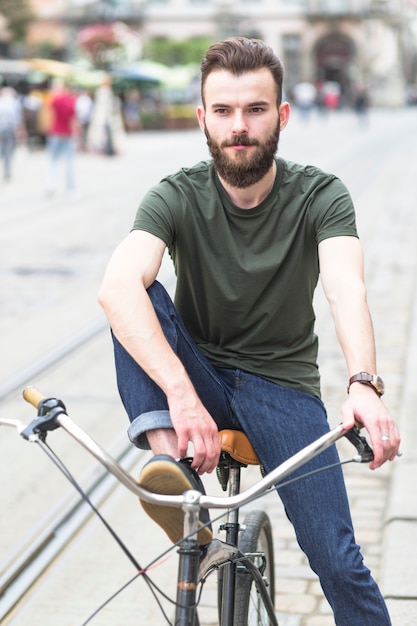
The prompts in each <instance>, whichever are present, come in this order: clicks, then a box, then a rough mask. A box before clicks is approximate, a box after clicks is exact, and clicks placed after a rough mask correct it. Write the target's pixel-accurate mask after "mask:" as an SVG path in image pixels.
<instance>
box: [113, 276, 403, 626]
mask: <svg viewBox="0 0 417 626" xmlns="http://www.w3.org/2000/svg"><path fill="white" fill-rule="evenodd" d="M148 294H149V296H150V298H151V300H152V303H153V306H154V308H155V311H156V313H157V315H158V318H159V321H160V323H161V326H162V329H163V331H164V333H165V335H166V337H167V339H168V341H169V343H170V345H171V346H172V348H173V349H174V351H175V352H176V354H178V356H179V358H180V359H181V361H182V362H183V364H184V366H185V368H186V369H187V372H188V374H189V376H190V378H191V380H192V382H193V384H194V386H195V389H196V391H197V393H198V394H199V396H200V398H201V400H202V402H203V403H204V405H205V406H206V408H207V409H208V410H209V412H210V413H211V415H212V417H213V419H214V420H215V421H216V423H217V425H218V427H219V430H220V429H222V428H234V429H238V430H243V431H244V432H245V433H246V434H247V436H248V437H249V439H250V441H251V443H252V445H253V447H254V449H255V450H256V452H257V454H258V456H259V458H260V460H261V461H262V463H263V465H264V467H265V469H266V471H267V472H268V471H271V470H272V469H274V468H275V467H277V466H278V465H279V464H280V463H281V462H282V461H284V460H285V459H287V458H288V457H289V456H291V455H292V454H294V453H295V452H297V451H298V450H300V449H301V448H303V447H304V446H306V445H307V444H309V443H311V441H313V440H314V439H316V438H317V437H319V436H320V435H322V434H323V433H325V432H327V431H328V430H329V426H328V423H327V417H326V411H325V408H324V405H323V403H322V402H321V400H320V399H319V398H316V397H314V396H311V395H309V394H306V393H303V392H301V391H296V390H293V389H288V388H285V387H281V386H280V385H277V384H275V383H272V382H269V381H267V380H265V379H263V378H261V377H258V376H254V375H253V374H247V373H245V372H244V371H241V370H239V369H236V370H231V369H225V368H219V367H214V366H213V365H211V364H210V362H209V361H208V360H207V359H206V357H205V356H204V355H203V353H202V352H201V350H200V349H199V348H198V347H197V346H196V345H195V343H194V342H193V340H192V339H191V337H190V336H189V334H188V332H187V331H186V329H185V327H184V325H183V323H182V320H181V318H180V316H179V314H178V312H177V310H176V309H175V306H174V304H173V302H172V300H171V298H170V297H169V295H168V293H167V292H166V291H165V289H164V288H163V287H162V286H161V285H160V284H159V283H158V282H155V283H154V284H153V285H152V286H151V287H150V288H149V290H148ZM113 341H114V349H115V360H116V372H117V378H118V387H119V392H120V395H121V398H122V401H123V403H124V406H125V408H126V411H127V413H128V415H129V418H130V421H131V424H130V427H129V437H130V439H131V441H132V442H133V443H135V444H136V445H137V446H138V447H142V448H148V447H149V446H148V444H147V439H146V431H147V430H150V429H154V428H171V427H172V424H171V420H170V417H169V412H168V405H167V401H166V397H165V394H164V393H163V392H162V391H161V390H160V388H159V387H158V386H157V385H156V384H155V383H154V382H153V381H152V380H150V378H149V377H148V376H147V375H146V374H145V373H144V372H143V370H142V369H141V368H140V367H139V366H138V365H137V364H136V362H135V361H134V360H133V359H132V358H131V357H130V356H129V355H128V354H127V352H126V351H125V350H124V348H123V347H122V346H121V345H120V343H119V342H118V341H117V339H116V338H113ZM337 462H338V454H337V451H336V448H335V446H332V447H331V448H329V449H327V450H326V451H325V452H323V453H322V454H320V455H319V456H318V457H316V458H315V459H313V460H312V461H310V462H309V463H308V464H307V465H305V466H304V468H302V469H300V470H298V472H299V473H301V472H302V473H304V472H306V471H309V470H313V469H315V468H318V467H320V466H323V465H330V464H334V463H337ZM294 475H295V474H294ZM278 493H279V495H280V497H281V499H282V502H283V504H284V506H285V511H286V513H287V515H288V518H289V519H290V521H291V522H292V524H293V526H294V529H295V532H296V536H297V540H298V542H299V544H300V547H301V548H302V550H303V551H304V552H305V554H306V555H307V557H308V559H309V562H310V566H311V568H312V569H313V570H314V572H316V574H317V575H318V576H319V579H320V583H321V585H322V588H323V591H324V594H325V596H326V598H327V600H328V601H329V603H330V605H331V607H332V609H333V612H334V616H335V622H336V624H337V626H389V625H390V624H391V621H390V618H389V615H388V612H387V608H386V606H385V602H384V600H383V598H382V595H381V593H380V591H379V589H378V586H377V585H376V583H375V581H374V580H373V578H372V576H371V574H370V572H369V570H368V569H367V568H366V567H365V565H364V564H363V557H362V555H361V553H360V549H359V546H358V545H357V544H356V542H355V538H354V532H353V527H352V521H351V516H350V511H349V504H348V499H347V494H346V489H345V485H344V479H343V474H342V470H341V468H340V466H338V467H336V468H334V469H331V470H327V471H325V472H322V473H319V474H315V475H313V476H309V477H307V478H303V479H302V480H300V481H297V482H296V483H294V484H292V485H288V486H286V487H283V488H279V490H278Z"/></svg>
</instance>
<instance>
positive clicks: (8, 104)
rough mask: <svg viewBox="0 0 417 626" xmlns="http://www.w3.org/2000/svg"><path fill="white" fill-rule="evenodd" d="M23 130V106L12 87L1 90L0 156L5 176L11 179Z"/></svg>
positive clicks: (6, 178) (5, 178)
mask: <svg viewBox="0 0 417 626" xmlns="http://www.w3.org/2000/svg"><path fill="white" fill-rule="evenodd" d="M21 131H23V118H22V107H21V104H20V102H19V100H18V99H17V95H16V92H15V90H14V89H13V88H12V87H2V89H1V90H0V156H1V158H2V160H3V177H4V180H9V179H10V177H11V166H12V158H13V153H14V150H15V148H16V144H17V140H18V136H19V133H20V132H21Z"/></svg>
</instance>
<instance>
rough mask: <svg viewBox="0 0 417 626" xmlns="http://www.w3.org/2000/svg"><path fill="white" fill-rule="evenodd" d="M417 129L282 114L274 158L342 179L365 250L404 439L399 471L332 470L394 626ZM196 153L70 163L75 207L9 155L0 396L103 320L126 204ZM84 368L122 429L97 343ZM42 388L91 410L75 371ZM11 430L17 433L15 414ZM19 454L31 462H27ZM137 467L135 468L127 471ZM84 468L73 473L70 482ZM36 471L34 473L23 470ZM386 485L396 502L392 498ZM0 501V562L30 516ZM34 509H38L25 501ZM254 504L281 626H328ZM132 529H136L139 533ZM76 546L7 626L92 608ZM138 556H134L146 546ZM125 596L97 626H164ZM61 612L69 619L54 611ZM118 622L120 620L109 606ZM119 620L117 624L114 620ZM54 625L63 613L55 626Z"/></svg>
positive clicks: (12, 455) (307, 582)
mask: <svg viewBox="0 0 417 626" xmlns="http://www.w3.org/2000/svg"><path fill="white" fill-rule="evenodd" d="M416 127H417V111H415V110H413V109H408V110H401V111H372V113H371V116H370V120H369V124H368V126H367V127H363V126H361V125H359V123H358V120H357V119H356V118H355V117H354V115H353V114H351V113H349V112H346V113H341V114H340V115H339V114H335V115H334V116H332V117H329V118H326V119H325V118H320V117H316V118H314V119H312V120H311V121H310V122H309V123H308V124H304V123H303V122H302V121H301V119H297V113H296V112H295V113H294V116H293V120H292V122H291V124H290V125H289V126H288V127H287V129H286V130H285V132H284V133H283V134H282V138H281V144H280V154H281V155H282V156H283V157H286V158H289V159H291V160H294V161H299V162H304V163H307V162H309V163H314V164H317V165H319V166H321V167H323V169H326V170H328V171H332V172H334V173H336V174H337V175H339V176H340V177H341V178H342V179H343V180H344V182H345V183H346V184H347V186H348V187H349V189H350V190H351V193H352V196H353V199H354V201H355V205H356V208H357V215H358V226H359V230H360V234H361V239H362V241H363V246H364V249H365V261H366V275H367V284H368V299H369V302H370V306H371V310H372V313H373V319H374V325H375V332H376V336H377V344H378V362H379V372H380V373H381V375H382V376H383V378H384V380H385V383H386V387H387V393H386V403H387V405H388V406H389V408H390V410H391V411H392V413H393V414H394V416H396V417H397V416H398V421H399V423H400V426H401V430H404V433H405V435H406V437H405V439H404V443H403V451H404V457H403V459H399V460H398V461H396V462H395V464H389V465H386V466H384V467H383V468H381V469H380V470H378V471H376V472H370V471H369V470H368V468H367V467H366V466H361V465H356V464H350V465H346V466H345V469H344V471H345V476H346V482H347V487H348V493H349V497H350V501H351V507H352V516H353V519H354V525H355V529H356V536H357V540H358V543H359V544H360V545H361V546H362V551H363V553H364V555H365V561H366V563H367V565H368V566H369V567H370V568H371V570H372V571H373V574H374V576H375V577H376V579H377V580H378V581H379V582H380V583H381V586H382V590H383V592H384V593H385V595H386V596H387V598H388V603H389V606H390V610H391V612H392V619H393V626H409V625H410V626H411V625H414V624H416V623H417V600H416V597H417V590H416V583H415V581H414V582H413V576H412V575H411V573H410V572H411V569H410V564H411V563H413V560H412V558H414V557H415V556H417V555H414V552H415V550H416V549H415V548H413V545H416V544H417V536H415V528H416V519H417V511H416V508H417V505H416V504H415V495H413V496H412V497H411V496H410V494H409V493H408V490H409V485H412V484H413V481H415V479H416V478H417V471H416V462H415V453H414V452H413V443H415V442H416V441H417V436H416V434H415V430H413V428H412V427H411V426H410V420H411V410H412V406H413V403H414V400H415V398H414V396H413V395H412V396H411V397H410V394H409V393H407V390H409V389H410V387H409V386H408V385H407V381H408V382H409V381H410V379H411V380H412V375H413V374H414V373H415V370H416V369H417V367H416V365H415V364H414V361H413V359H412V358H411V357H410V354H412V353H413V347H414V345H415V340H414V326H413V325H414V315H415V314H414V302H415V291H416V276H417V272H416V265H417V248H416V245H415V233H416V226H417V223H416V222H417V212H416V211H415V206H416V200H417V192H416V183H415V180H416V176H415V163H416V156H417V154H416V152H417V145H416V142H415V137H416V136H417V135H416V132H417V128H416ZM205 154H206V152H205V149H204V141H203V139H202V137H201V136H200V133H199V131H197V130H196V131H188V132H186V133H171V134H166V133H142V134H138V135H135V136H130V137H128V138H127V140H126V148H125V151H124V152H123V153H122V154H121V155H120V156H119V157H117V158H116V159H114V160H111V159H110V160H107V159H102V158H100V157H97V156H92V155H79V158H78V163H77V166H78V168H77V173H78V182H79V191H78V197H77V198H66V197H65V196H64V195H63V194H58V196H57V197H55V198H53V199H51V198H46V197H45V196H44V195H43V176H44V168H45V154H44V153H43V152H39V153H34V154H29V153H27V152H26V151H25V150H24V149H23V148H20V149H19V152H18V154H17V155H16V159H15V163H14V170H15V176H14V179H13V180H12V181H11V183H10V184H9V185H8V186H7V187H6V186H5V185H3V183H0V225H1V226H2V228H1V231H0V248H1V250H2V252H1V255H2V268H1V270H0V280H1V289H0V304H1V306H2V310H3V311H4V314H2V318H1V320H0V332H1V335H2V345H3V348H2V352H3V354H5V355H7V359H2V363H1V364H0V377H1V379H0V384H1V383H2V384H3V386H7V383H8V382H10V379H12V378H13V376H14V374H15V373H16V372H19V371H20V370H21V369H22V368H24V367H25V366H26V365H28V364H30V363H31V362H32V361H34V360H36V359H39V358H40V357H41V356H42V354H43V353H44V352H45V351H50V350H51V349H53V347H54V346H56V345H57V344H59V343H62V341H64V340H65V339H66V338H67V336H68V334H70V333H73V332H76V331H77V330H79V328H80V327H83V326H85V325H86V324H88V323H90V322H91V320H95V319H96V318H97V317H98V316H99V315H100V312H99V310H98V307H97V304H96V302H95V294H96V291H97V287H98V285H99V283H100V279H101V275H102V272H103V269H104V266H105V263H106V261H107V259H108V257H109V254H110V253H111V250H112V249H113V248H114V246H115V245H116V244H117V242H118V241H119V240H120V239H121V238H122V237H123V236H124V234H125V233H127V232H128V230H129V228H130V225H131V221H132V218H133V215H134V211H135V208H136V205H137V202H138V199H139V198H140V196H141V195H142V193H143V192H144V191H145V189H146V188H147V187H148V186H149V185H150V184H152V182H154V181H156V180H158V178H159V177H161V176H162V175H164V174H165V173H167V172H170V171H173V170H175V169H176V168H177V167H179V166H181V165H183V164H186V165H191V164H192V163H193V162H194V161H196V160H198V159H199V158H204V157H205ZM341 279H342V277H341ZM74 303H76V305H75V304H74ZM316 312H317V332H318V335H319V337H320V362H321V371H322V379H323V397H324V400H325V402H326V405H327V407H328V412H329V419H330V421H331V423H332V425H336V424H337V423H338V421H339V414H340V406H341V403H342V402H343V399H344V396H345V389H346V371H345V366H344V363H343V359H342V358H341V355H340V350H339V348H338V344H337V341H336V338H335V336H334V331H333V325H332V322H331V320H330V316H329V313H328V310H327V304H326V303H325V302H324V300H323V297H322V294H321V293H320V290H319V291H318V293H317V298H316ZM93 354H94V356H92V357H89V358H90V361H91V363H90V365H89V369H88V378H89V379H90V381H91V380H92V381H94V383H95V384H96V386H97V385H101V389H100V394H101V398H100V402H101V404H100V407H101V409H100V411H101V412H100V416H106V417H103V418H102V419H106V420H107V424H108V423H109V422H108V420H110V419H114V417H113V418H112V417H111V415H113V416H116V415H117V416H119V417H120V419H119V421H118V422H117V424H118V428H120V429H121V428H122V426H123V427H124V421H123V420H124V417H123V415H122V411H121V410H120V407H119V406H118V400H117V394H116V391H115V389H114V382H111V381H112V376H113V374H112V370H111V354H110V345H109V342H108V341H106V342H102V341H101V340H100V342H99V343H98V345H97V349H96V351H95V352H94V353H93ZM92 359H93V360H92ZM84 368H85V365H84ZM54 376H55V374H52V373H50V372H46V373H45V374H44V375H43V376H42V377H40V382H41V383H42V384H43V385H47V386H48V388H49V389H52V388H53V387H54V385H57V388H58V389H60V390H62V396H63V397H66V393H67V394H69V395H70V398H71V399H72V401H73V403H75V404H76V406H77V402H79V403H81V399H82V398H89V400H88V401H90V400H91V397H92V394H91V391H90V390H89V389H88V385H87V380H86V376H85V375H82V373H80V371H79V364H78V361H76V362H74V363H72V364H71V365H69V366H68V368H65V369H64V370H63V371H62V372H59V373H57V374H56V378H54ZM103 381H104V386H103ZM29 382H32V381H29ZM52 390H53V389H52ZM53 392H54V393H55V391H54V390H53ZM57 393H59V392H57ZM17 395H18V394H17V393H16V394H15V395H14V396H12V398H11V399H9V400H8V401H7V403H6V404H4V403H3V405H2V404H0V410H2V411H3V410H6V409H7V411H8V412H10V413H13V416H16V417H22V412H23V411H22V409H21V401H20V398H19V399H18V397H17ZM105 407H106V408H105ZM78 408H79V407H78ZM119 417H118V418H119ZM22 419H23V417H22ZM24 419H27V413H26V414H25V418H24ZM87 423H88V427H90V426H91V428H93V429H94V428H95V427H96V424H95V422H94V421H92V423H91V425H90V423H89V422H88V420H87ZM111 432H112V431H111V429H109V428H108V427H107V428H106V429H105V431H103V437H105V439H104V442H106V441H108V440H110V438H111ZM404 433H403V435H404ZM11 441H12V438H11V436H10V435H9V434H8V436H7V440H6V439H5V438H4V437H3V434H2V439H0V453H1V458H2V459H6V460H7V469H10V467H13V463H14V462H17V461H15V459H16V458H17V457H18V455H19V453H20V448H19V445H23V444H21V443H20V442H19V444H18V445H16V446H15V447H14V444H13V446H12V444H11ZM102 441H103V440H102ZM339 449H340V453H341V457H342V458H349V456H350V455H351V448H350V444H348V443H347V442H346V443H341V444H340V446H339ZM28 456H29V458H30V459H32V455H31V454H30V455H28ZM80 462H81V461H80ZM139 462H142V461H141V460H140V459H139ZM2 464H4V461H2ZM42 467H43V466H42ZM83 467H84V466H83V465H82V466H80V469H82V468H83ZM33 471H34V472H35V473H36V468H35V467H34V470H33ZM43 471H46V470H43ZM6 474H7V472H6ZM257 478H258V474H257V470H256V469H254V468H252V469H248V470H247V471H246V472H245V478H244V481H245V484H246V483H247V484H249V483H252V482H253V481H255V480H257ZM49 481H51V483H52V484H54V483H53V481H54V479H53V477H52V472H51V473H50V475H49V474H48V482H49ZM211 481H212V477H210V478H209V479H207V483H206V488H207V491H210V492H211V493H212V490H211V488H212V482H211ZM393 481H394V484H395V487H396V489H395V492H396V493H395V497H394V496H393V493H392V489H391V485H392V484H393ZM0 487H1V490H2V494H3V495H2V502H3V504H2V510H8V511H11V513H10V516H11V520H12V523H10V522H9V521H8V520H6V521H5V520H4V519H3V522H1V521H0V525H1V524H2V523H3V526H4V528H3V527H1V530H2V532H0V535H1V536H3V537H4V538H5V539H4V540H1V539H0V550H2V552H4V550H5V549H6V543H7V542H9V543H10V541H11V538H12V537H13V533H12V534H10V532H9V530H10V528H11V527H13V528H14V529H15V530H14V533H16V532H20V531H19V530H18V529H19V528H20V527H21V526H22V525H23V528H22V530H21V532H22V533H24V532H27V531H28V527H25V523H26V524H27V526H29V521H28V520H30V519H32V518H31V516H30V515H27V514H25V511H27V509H28V506H27V503H28V502H30V508H31V513H32V516H33V518H36V513H35V511H36V509H35V498H34V497H33V494H32V495H30V494H27V493H26V495H25V497H22V496H21V495H20V497H15V494H14V490H12V489H11V485H10V482H9V481H8V482H7V483H6V484H5V485H3V483H0ZM214 488H215V487H214V485H213V489H214ZM58 492H59V487H58V485H57V486H53V487H52V493H53V494H56V493H58ZM22 493H23V488H22V491H21V494H22ZM37 497H38V498H39V497H45V496H44V494H42V495H41V494H39V493H37ZM54 497H56V495H54ZM124 502H125V500H124V496H123V497H122V496H120V495H119V496H116V505H115V506H116V507H120V509H119V521H120V515H121V516H122V517H123V518H124V524H125V525H126V531H127V535H128V536H129V537H136V539H137V536H136V535H137V530H135V529H136V528H137V525H138V524H139V525H140V529H141V531H140V537H146V552H145V554H148V553H149V554H153V556H156V554H157V553H158V551H159V550H162V548H163V546H164V543H163V539H161V532H160V531H159V529H155V528H154V527H152V525H151V523H150V522H149V521H148V520H146V519H145V520H144V519H143V514H141V511H140V509H139V508H138V507H136V508H135V513H134V514H132V512H131V510H130V508H128V507H130V506H131V505H130V496H129V505H127V504H124ZM109 506H110V503H109ZM135 506H136V505H135ZM262 506H263V507H264V508H265V510H266V511H267V512H268V514H269V515H270V517H271V518H272V519H273V521H274V524H273V527H274V540H275V553H276V577H277V583H276V586H277V596H276V599H277V603H276V604H277V607H278V612H279V615H280V616H281V617H282V625H283V626H330V625H332V624H334V619H333V617H332V614H331V611H330V609H329V607H328V605H327V603H326V601H325V600H324V598H323V594H322V592H321V589H320V585H319V583H318V581H317V579H316V577H315V576H314V574H313V573H312V572H311V570H310V568H309V567H308V564H307V563H306V560H305V558H304V556H303V554H302V553H301V551H300V550H299V548H298V546H297V545H296V541H295V538H294V533H293V531H292V528H291V526H290V524H289V523H288V521H287V519H286V517H285V514H284V512H283V510H282V506H281V504H280V501H279V499H278V498H277V497H276V496H274V495H273V494H271V495H269V496H268V497H267V498H266V499H265V500H264V501H262ZM110 510H111V511H112V513H111V514H112V515H113V514H115V511H114V509H112V508H111V507H110ZM127 511H128V512H127ZM136 511H137V512H136ZM13 512H14V513H13ZM13 516H14V517H13ZM135 516H137V517H139V520H140V521H139V522H138V520H137V517H135ZM26 518H27V519H26ZM132 518H134V519H132ZM87 536H88V538H87V539H85V538H83V536H82V535H81V536H80V537H78V538H77V539H76V540H75V541H74V542H73V546H72V547H71V548H70V550H69V551H68V552H67V554H66V556H65V566H64V564H63V563H60V564H57V566H56V567H55V568H54V569H53V570H52V571H51V572H50V574H49V575H47V576H46V577H44V579H43V580H42V581H40V582H39V587H38V588H37V589H36V590H35V591H34V593H33V594H32V596H31V598H30V604H29V606H30V609H29V611H28V610H27V609H26V613H22V614H21V615H18V616H17V617H16V616H14V617H13V619H12V620H11V621H6V623H7V624H10V625H11V624H19V626H26V625H27V626H31V624H33V623H35V622H34V621H33V620H34V619H35V618H36V623H42V624H43V626H52V625H53V626H56V624H58V623H59V626H65V625H66V624H67V623H68V625H69V626H76V624H78V623H81V621H82V620H81V619H80V618H79V617H78V615H79V613H77V607H78V608H81V609H82V610H83V612H84V613H83V614H84V615H85V614H88V613H89V608H88V607H89V606H90V603H91V602H92V604H93V606H95V604H94V603H95V600H96V597H97V596H98V589H100V588H101V584H102V583H103V585H104V579H108V578H109V574H110V571H109V570H108V571H107V572H106V571H103V570H105V568H101V567H100V565H98V566H97V565H96V567H95V568H93V567H92V564H91V562H90V561H88V562H87V561H86V559H87V556H86V555H87V554H88V550H87V546H88V548H91V549H93V548H94V546H95V542H94V536H95V532H94V530H91V529H90V530H88V529H87ZM140 537H139V538H140ZM2 541H4V543H2ZM99 541H100V544H99V545H100V547H99V548H98V551H99V552H101V556H102V558H103V559H105V562H106V563H107V562H108V563H111V564H112V565H110V569H117V567H116V565H115V564H114V563H115V562H116V560H115V557H114V556H113V555H112V556H111V557H110V556H108V554H107V548H106V547H105V545H104V544H103V540H102V539H100V540H99ZM143 548H144V550H145V546H143ZM413 551H414V552H413ZM394 552H395V555H394ZM111 554H112V553H111ZM83 555H84V556H83ZM410 557H412V558H410ZM146 558H148V557H146ZM150 558H151V557H150V556H149V560H150ZM107 559H109V561H107ZM73 561H74V563H73ZM146 562H147V561H146ZM66 568H67V569H66ZM97 570H100V571H97ZM63 571H64V572H65V573H63ZM174 571H175V568H173V567H172V564H171V565H168V566H167V573H166V574H165V578H164V577H162V581H163V582H162V583H161V584H162V585H164V584H167V585H172V580H173V578H172V576H173V575H174V574H173V572H174ZM80 572H82V575H81V577H80ZM111 573H112V574H113V572H111ZM62 576H64V580H65V583H64V584H65V585H66V586H65V589H66V598H67V600H68V604H67V603H65V605H64V608H62V600H61V599H58V600H57V599H56V598H55V599H54V598H53V597H52V595H50V593H49V592H48V590H50V589H51V587H54V586H57V587H60V586H61V585H62V579H61V578H60V577H62ZM79 578H81V579H82V581H83V584H82V591H81V593H80V589H79V588H77V584H76V582H77V581H78V579H79ZM212 578H214V577H211V578H209V581H208V582H207V583H206V585H205V589H204V592H203V597H202V608H203V610H202V611H201V614H202V616H203V618H202V626H209V625H210V624H216V623H217V613H216V609H215V602H216V593H217V592H216V588H215V584H214V581H213V580H212ZM414 578H415V577H414ZM164 588H165V587H164ZM168 589H170V587H168ZM137 593H138V597H139V602H140V615H139V616H138V613H137V611H135V609H132V604H131V603H132V602H134V601H135V599H136V592H131V593H130V594H128V595H127V596H125V598H126V599H125V604H124V605H123V607H124V609H123V610H124V612H123V621H119V619H115V617H114V616H115V613H114V612H112V610H110V612H109V613H103V616H104V617H101V618H100V621H97V622H96V623H97V624H103V625H104V624H105V625H106V626H107V625H109V626H110V625H111V626H114V625H115V624H117V625H118V624H121V623H123V624H124V626H128V625H129V624H134V623H139V624H143V625H145V624H149V623H152V624H154V625H155V626H158V624H162V623H164V621H163V620H162V619H161V618H160V616H159V612H158V609H157V608H156V607H155V603H154V601H153V599H152V596H151V594H150V593H149V591H148V590H146V589H145V588H144V587H142V586H141V589H140V591H139V592H137ZM97 603H98V601H97ZM129 603H130V604H129ZM69 606H70V607H71V609H69V608H65V607H69ZM117 610H118V611H122V608H121V606H120V604H119V605H117ZM63 613H65V618H66V620H64V615H63ZM117 614H118V615H119V616H120V615H121V613H120V612H119V613H117ZM22 615H26V617H22ZM57 615H60V618H59V619H58V621H56V620H57ZM107 615H108V617H106V616H107ZM68 620H69V621H68ZM138 620H139V621H138ZM92 623H95V622H94V621H93V622H92ZM280 624H281V622H280ZM352 626H361V625H359V624H358V625H352ZM376 626H377V625H376Z"/></svg>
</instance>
